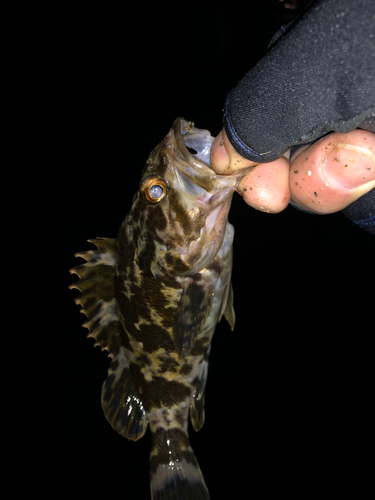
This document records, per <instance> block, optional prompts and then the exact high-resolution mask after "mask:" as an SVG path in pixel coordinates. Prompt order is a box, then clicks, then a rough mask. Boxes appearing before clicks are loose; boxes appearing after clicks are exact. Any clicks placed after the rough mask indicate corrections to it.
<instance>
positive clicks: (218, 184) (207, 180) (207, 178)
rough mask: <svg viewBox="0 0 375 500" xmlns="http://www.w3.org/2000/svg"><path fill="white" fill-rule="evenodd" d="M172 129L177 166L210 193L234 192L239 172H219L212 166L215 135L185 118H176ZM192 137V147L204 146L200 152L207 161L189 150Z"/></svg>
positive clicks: (238, 179)
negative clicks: (226, 173) (210, 162)
mask: <svg viewBox="0 0 375 500" xmlns="http://www.w3.org/2000/svg"><path fill="white" fill-rule="evenodd" d="M172 130H173V135H174V141H175V146H176V147H175V148H174V151H173V152H174V154H175V155H176V159H177V161H176V162H175V166H176V167H177V168H178V170H179V171H180V172H181V173H183V174H184V175H186V176H187V177H189V178H190V180H191V181H193V182H194V183H195V184H196V185H197V186H200V187H202V188H203V189H204V190H205V191H207V192H208V193H217V192H218V191H221V190H226V191H228V196H229V195H230V194H231V193H234V191H235V190H236V189H237V186H238V183H239V181H240V177H241V176H239V175H238V174H237V175H221V174H217V173H216V172H215V171H214V170H213V169H212V168H211V166H210V164H209V157H210V152H211V145H212V143H213V141H214V137H212V136H211V134H210V132H209V131H208V130H204V129H198V128H195V125H194V123H193V122H188V121H187V120H185V119H184V118H176V119H175V121H174V123H173V129H172ZM171 132H172V131H171ZM190 137H191V139H192V147H196V146H197V145H198V146H200V145H202V146H204V147H203V149H202V150H201V151H198V154H199V155H201V156H202V157H205V158H206V159H207V161H203V160H201V159H199V158H198V157H197V156H195V155H193V154H192V153H190V151H189V150H188V146H189V144H187V143H188V141H189V138H190ZM229 191H230V193H229Z"/></svg>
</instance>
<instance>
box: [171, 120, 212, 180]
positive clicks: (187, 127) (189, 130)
mask: <svg viewBox="0 0 375 500" xmlns="http://www.w3.org/2000/svg"><path fill="white" fill-rule="evenodd" d="M173 131H174V136H175V140H176V143H177V146H178V148H179V150H180V152H181V153H182V155H183V157H184V158H185V160H186V161H187V162H188V164H189V165H190V166H191V167H192V168H193V169H194V170H195V171H196V172H198V173H202V172H204V174H205V175H208V176H210V177H212V178H214V177H216V175H217V174H216V172H215V171H214V170H213V169H212V168H211V167H210V166H209V165H207V163H205V162H203V161H201V160H199V159H198V158H196V157H195V156H194V155H193V154H191V153H190V151H189V150H188V148H187V146H186V143H185V140H184V137H186V136H188V135H192V134H194V133H196V129H195V126H194V123H193V122H188V121H186V120H185V119H184V118H176V119H175V121H174V122H173ZM199 132H201V133H202V134H204V135H205V136H206V137H207V139H209V140H210V139H212V140H211V141H209V142H210V146H211V143H212V142H213V140H214V137H212V136H211V134H210V133H209V131H208V130H199Z"/></svg>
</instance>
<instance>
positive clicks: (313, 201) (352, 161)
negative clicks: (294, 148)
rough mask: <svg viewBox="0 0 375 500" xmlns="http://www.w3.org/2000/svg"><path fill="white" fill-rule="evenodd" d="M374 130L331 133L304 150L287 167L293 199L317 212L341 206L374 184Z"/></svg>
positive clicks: (344, 206) (330, 210) (329, 211)
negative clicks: (288, 167)
mask: <svg viewBox="0 0 375 500" xmlns="http://www.w3.org/2000/svg"><path fill="white" fill-rule="evenodd" d="M374 153H375V134H372V133H371V132H367V131H364V130H359V129H357V130H353V131H352V132H349V133H348V134H342V133H332V134H329V135H328V136H325V137H323V138H322V139H320V140H319V141H317V142H315V143H314V144H313V145H312V146H310V147H308V148H307V149H305V150H303V152H302V153H301V154H299V156H298V157H297V158H296V159H294V160H293V158H292V165H291V170H290V188H291V193H292V199H293V201H295V202H296V203H298V204H299V205H300V206H302V207H304V208H306V209H308V210H311V211H313V212H316V213H321V214H329V213H334V212H337V211H339V210H343V209H344V208H346V207H347V206H348V205H350V203H353V201H355V200H357V199H358V198H360V197H361V196H363V195H364V194H365V193H367V192H368V191H370V190H371V189H372V188H373V187H375V155H374Z"/></svg>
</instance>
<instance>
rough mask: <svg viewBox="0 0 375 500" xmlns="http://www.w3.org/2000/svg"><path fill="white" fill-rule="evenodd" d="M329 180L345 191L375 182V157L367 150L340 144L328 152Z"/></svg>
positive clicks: (326, 166) (327, 167) (326, 167)
mask: <svg viewBox="0 0 375 500" xmlns="http://www.w3.org/2000/svg"><path fill="white" fill-rule="evenodd" d="M324 171H325V173H326V174H327V180H328V181H329V182H331V183H332V184H336V183H338V184H340V186H342V187H343V188H344V189H349V190H350V189H355V188H357V187H359V186H362V185H364V184H367V183H368V182H371V181H374V180H375V155H374V154H373V153H372V152H371V151H370V150H369V149H367V148H362V147H360V146H354V145H352V144H345V143H339V144H337V145H336V146H335V147H334V148H332V150H331V151H329V152H328V154H327V158H326V164H325V166H324Z"/></svg>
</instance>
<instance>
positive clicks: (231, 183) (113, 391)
mask: <svg viewBox="0 0 375 500" xmlns="http://www.w3.org/2000/svg"><path fill="white" fill-rule="evenodd" d="M212 141H213V137H211V135H210V133H209V132H208V131H206V130H200V129H197V128H195V126H194V125H193V124H191V122H186V121H185V120H183V119H177V120H176V121H175V123H174V126H173V128H172V129H171V130H170V132H169V133H168V135H167V136H166V138H165V139H164V140H163V141H162V142H161V143H160V144H159V145H158V146H157V147H156V148H155V150H154V151H153V152H152V153H151V154H150V155H149V158H148V160H147V162H146V165H145V167H144V169H143V172H142V175H141V181H140V186H139V190H138V192H137V193H136V194H135V197H134V199H133V203H132V207H131V209H130V211H129V214H128V215H127V217H126V218H125V220H124V222H123V223H122V225H121V228H120V230H119V233H118V235H117V238H116V239H105V238H102V239H101V238H98V239H96V240H89V241H91V242H92V243H94V245H95V246H96V250H91V251H88V252H82V253H79V254H77V256H78V257H81V258H83V259H85V260H86V263H85V264H83V265H80V266H77V267H76V268H74V269H72V270H71V272H73V273H75V274H77V275H78V277H79V278H80V279H79V281H77V282H76V283H74V284H73V285H71V288H77V289H78V290H80V291H81V293H82V294H81V295H80V296H79V297H78V298H77V299H76V303H77V304H79V305H80V306H81V307H82V311H83V312H84V313H85V314H86V316H87V321H86V323H85V324H84V325H85V326H86V327H87V328H88V329H89V336H91V337H93V338H94V339H95V341H96V345H100V347H101V348H102V349H106V350H107V351H108V355H109V356H110V357H111V359H112V361H111V364H110V367H109V370H108V376H107V379H106V380H105V382H104V384H103V388H102V406H103V410H104V414H105V416H106V418H107V420H108V421H109V422H110V424H111V425H112V426H113V427H114V429H115V430H116V431H117V432H119V433H120V434H122V435H123V436H125V437H126V438H128V439H132V440H137V439H139V438H141V437H142V436H143V435H144V434H145V432H146V429H147V427H148V426H149V428H150V431H151V436H152V444H151V453H150V481H151V498H152V499H153V500H162V499H163V500H165V499H169V500H173V499H176V500H177V499H179V500H184V499H186V500H188V499H195V500H199V499H201V500H207V499H209V493H208V489H207V487H206V485H205V482H204V479H203V475H202V472H201V470H200V467H199V465H198V462H197V460H196V458H195V455H194V452H193V450H192V448H191V446H190V443H189V437H188V419H189V415H190V419H191V421H192V425H193V428H194V429H195V430H196V431H197V430H199V429H200V428H201V427H202V425H203V423H204V418H205V417H204V399H205V386H206V379H207V373H208V358H209V353H210V348H211V341H212V337H213V334H214V331H215V327H216V324H217V322H218V321H220V319H221V317H222V316H223V315H224V316H225V317H226V319H227V320H228V322H229V324H230V326H231V328H232V330H233V328H234V311H233V293H232V288H231V283H230V280H231V269H232V244H233V235H234V231H233V227H232V226H231V225H230V224H229V223H228V220H227V219H228V212H229V208H230V204H231V198H232V194H233V192H234V191H235V189H236V187H237V184H238V182H239V177H238V176H236V175H232V176H222V175H216V174H215V173H214V172H213V170H212V169H211V168H210V167H209V151H210V147H211V143H212ZM188 148H192V149H193V150H195V151H196V154H192V153H191V152H190V150H189V149H188Z"/></svg>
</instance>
